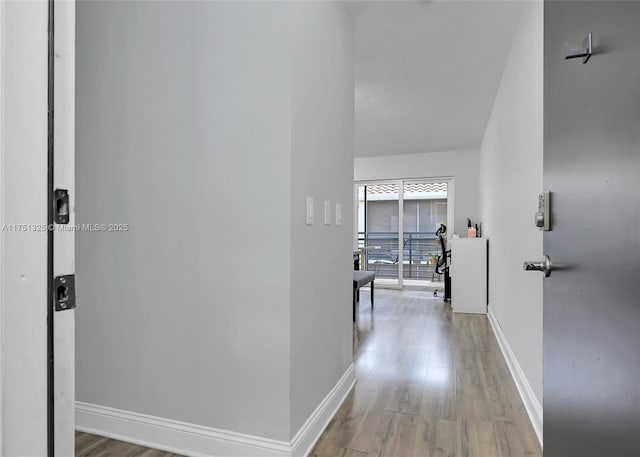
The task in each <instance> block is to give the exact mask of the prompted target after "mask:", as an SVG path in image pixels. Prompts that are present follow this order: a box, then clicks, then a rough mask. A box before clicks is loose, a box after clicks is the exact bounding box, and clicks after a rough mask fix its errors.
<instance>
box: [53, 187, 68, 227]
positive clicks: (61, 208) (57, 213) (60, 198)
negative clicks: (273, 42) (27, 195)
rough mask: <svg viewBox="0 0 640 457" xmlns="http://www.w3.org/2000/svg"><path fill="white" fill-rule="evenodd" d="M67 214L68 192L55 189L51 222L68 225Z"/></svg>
mask: <svg viewBox="0 0 640 457" xmlns="http://www.w3.org/2000/svg"><path fill="white" fill-rule="evenodd" d="M69 212H70V211H69V191H68V190H67V189H56V190H55V192H54V198H53V215H54V216H53V221H54V222H55V223H56V224H61V225H63V224H68V223H69Z"/></svg>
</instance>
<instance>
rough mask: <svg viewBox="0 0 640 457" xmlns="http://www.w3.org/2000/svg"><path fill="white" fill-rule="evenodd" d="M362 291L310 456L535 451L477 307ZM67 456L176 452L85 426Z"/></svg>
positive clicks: (483, 456) (477, 456)
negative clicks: (340, 399)
mask: <svg viewBox="0 0 640 457" xmlns="http://www.w3.org/2000/svg"><path fill="white" fill-rule="evenodd" d="M375 294H376V297H375V304H376V307H375V309H374V310H373V312H372V310H371V308H370V305H369V303H370V302H369V296H368V295H369V293H368V292H367V291H366V290H363V292H362V304H361V305H360V306H359V311H358V318H357V323H356V324H355V326H354V359H355V365H356V373H357V379H358V382H357V384H356V386H355V388H354V390H353V392H351V394H350V395H349V396H348V397H347V399H346V401H345V403H344V404H343V405H342V407H341V408H340V410H339V411H338V413H337V414H336V416H335V418H334V419H333V420H332V421H331V423H330V424H329V426H328V427H327V429H326V430H325V432H324V433H323V435H322V437H321V438H320V440H319V441H318V443H317V444H316V446H315V448H314V449H313V451H312V452H311V456H312V457H374V456H375V457H525V456H526V457H530V456H531V457H541V456H542V452H541V450H540V447H539V445H538V442H537V440H536V437H535V434H534V432H533V428H532V427H531V424H530V423H529V419H528V417H527V415H526V412H525V409H524V405H523V404H522V401H521V400H520V397H519V396H518V393H517V390H516V387H515V384H514V383H513V380H512V379H511V376H510V374H509V370H508V368H507V366H506V364H505V362H504V359H503V358H502V354H501V352H500V348H499V347H498V344H497V342H496V340H495V337H494V336H493V333H492V331H491V328H490V325H489V322H488V321H487V318H486V316H478V315H470V314H455V315H454V314H453V313H452V312H451V308H450V306H449V305H448V304H445V303H443V302H442V299H441V298H433V297H432V296H430V294H429V293H428V292H422V291H391V290H384V289H377V290H376V291H375ZM76 456H82V457H107V456H114V457H115V456H123V457H134V456H135V457H176V456H177V455H176V454H172V453H169V452H163V451H158V450H154V449H148V448H144V447H140V446H136V445H133V444H128V443H123V442H121V441H115V440H110V439H108V438H102V437H99V436H95V435H89V434H86V433H81V432H78V433H76Z"/></svg>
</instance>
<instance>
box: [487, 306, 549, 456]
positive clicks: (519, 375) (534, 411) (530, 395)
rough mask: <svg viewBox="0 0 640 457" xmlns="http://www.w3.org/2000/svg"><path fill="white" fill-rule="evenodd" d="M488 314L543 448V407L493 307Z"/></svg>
mask: <svg viewBox="0 0 640 457" xmlns="http://www.w3.org/2000/svg"><path fill="white" fill-rule="evenodd" d="M487 314H488V316H489V322H490V323H491V328H492V329H493V334H494V335H495V336H496V339H497V340H498V345H499V346H500V350H501V351H502V355H503V356H504V358H505V360H506V362H507V366H508V367H509V371H510V372H511V377H512V378H513V381H514V382H515V384H516V388H517V389H518V393H519V394H520V398H522V402H523V403H524V407H525V409H526V410H527V414H528V415H529V420H530V421H531V425H532V426H533V430H534V431H535V433H536V436H537V437H538V441H539V442H540V447H542V405H541V404H540V402H539V401H538V398H537V397H536V394H535V393H534V392H533V389H532V388H531V384H529V380H528V379H527V377H526V376H525V374H524V371H523V370H522V367H521V366H520V362H518V359H517V357H516V355H515V354H514V353H513V350H512V349H511V346H510V345H509V341H507V337H506V336H505V335H504V333H503V331H502V327H500V323H499V322H498V320H497V319H496V316H495V315H494V314H493V310H492V309H491V306H489V312H488V313H487Z"/></svg>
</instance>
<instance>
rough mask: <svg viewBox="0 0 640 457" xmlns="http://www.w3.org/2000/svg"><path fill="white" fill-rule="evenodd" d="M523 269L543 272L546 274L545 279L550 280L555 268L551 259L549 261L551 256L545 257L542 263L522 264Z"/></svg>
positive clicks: (529, 262)
mask: <svg viewBox="0 0 640 457" xmlns="http://www.w3.org/2000/svg"><path fill="white" fill-rule="evenodd" d="M522 269H523V270H525V271H542V272H543V273H544V277H545V278H548V277H549V276H551V270H553V266H552V265H551V259H549V256H548V255H545V256H544V257H543V258H542V261H541V262H532V261H528V262H524V263H523V264H522Z"/></svg>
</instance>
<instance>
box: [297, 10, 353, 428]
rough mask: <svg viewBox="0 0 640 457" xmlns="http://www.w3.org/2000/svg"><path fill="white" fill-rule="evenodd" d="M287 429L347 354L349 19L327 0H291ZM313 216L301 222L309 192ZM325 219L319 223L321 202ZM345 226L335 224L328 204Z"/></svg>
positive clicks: (338, 371)
mask: <svg viewBox="0 0 640 457" xmlns="http://www.w3.org/2000/svg"><path fill="white" fill-rule="evenodd" d="M292 13H293V29H292V30H293V37H292V39H293V99H292V101H293V105H292V109H293V112H292V119H293V124H292V140H291V155H292V165H291V196H292V201H291V213H292V219H291V236H292V251H291V278H292V281H291V428H292V434H295V433H296V432H297V431H298V429H299V428H300V427H301V426H302V425H303V423H304V421H305V420H306V419H307V418H308V417H309V415H310V414H311V413H312V412H313V410H314V409H315V408H316V407H317V406H318V404H319V403H320V401H322V399H323V398H324V397H325V395H327V393H328V392H329V391H330V390H331V388H332V387H333V386H334V385H335V384H336V382H337V381H338V379H340V377H341V376H342V374H343V373H344V372H345V370H346V369H347V367H348V366H349V365H350V364H351V361H352V324H351V296H352V279H351V278H352V277H351V271H352V269H353V267H352V264H353V258H352V254H351V251H352V249H351V247H352V236H353V235H352V233H353V231H352V230H353V226H352V222H353V220H352V217H351V214H352V212H353V203H352V200H353V190H352V189H353V181H352V180H353V111H354V105H353V96H354V95H353V91H354V63H353V53H354V47H353V24H352V18H351V16H350V15H349V14H348V13H347V11H346V9H345V8H343V7H342V6H340V5H338V4H335V3H332V2H325V3H322V2H294V4H293V11H292ZM307 195H309V196H313V197H314V200H315V223H314V225H306V196H307ZM325 200H328V201H329V202H331V225H324V209H323V205H324V201H325ZM336 202H337V203H340V204H341V205H342V215H343V217H342V225H341V226H336V225H335V204H336Z"/></svg>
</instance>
